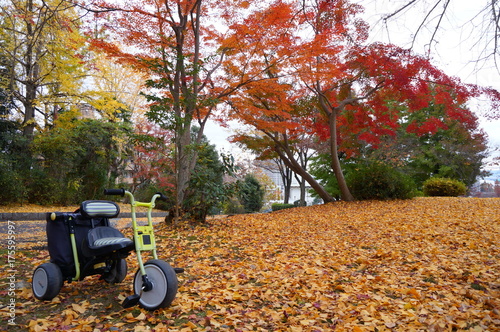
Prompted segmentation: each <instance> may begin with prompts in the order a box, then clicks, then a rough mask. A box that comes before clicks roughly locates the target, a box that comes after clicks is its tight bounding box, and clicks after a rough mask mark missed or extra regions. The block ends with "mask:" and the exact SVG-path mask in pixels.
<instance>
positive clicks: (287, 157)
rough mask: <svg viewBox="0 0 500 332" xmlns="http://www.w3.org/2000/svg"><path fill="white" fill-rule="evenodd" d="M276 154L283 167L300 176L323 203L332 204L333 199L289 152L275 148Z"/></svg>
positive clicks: (281, 148)
mask: <svg viewBox="0 0 500 332" xmlns="http://www.w3.org/2000/svg"><path fill="white" fill-rule="evenodd" d="M275 150H276V152H277V153H278V155H279V156H280V158H281V159H282V160H283V162H284V163H285V165H287V166H288V167H290V169H291V170H292V171H294V172H295V173H296V174H297V175H299V176H301V177H302V178H303V179H304V180H305V181H307V183H309V185H310V186H311V188H313V189H314V191H315V192H316V193H317V194H318V195H319V197H321V199H322V200H323V201H324V202H325V203H328V202H333V201H335V198H333V197H332V196H331V195H330V194H329V193H328V192H327V191H326V190H325V188H323V186H322V185H321V184H319V183H318V182H317V181H316V180H315V179H314V178H313V177H312V176H311V174H309V173H308V172H307V171H306V170H305V169H304V168H302V166H300V164H299V163H298V162H297V161H296V160H295V159H294V158H293V155H292V153H291V152H290V151H288V150H286V149H283V147H278V146H276V147H275Z"/></svg>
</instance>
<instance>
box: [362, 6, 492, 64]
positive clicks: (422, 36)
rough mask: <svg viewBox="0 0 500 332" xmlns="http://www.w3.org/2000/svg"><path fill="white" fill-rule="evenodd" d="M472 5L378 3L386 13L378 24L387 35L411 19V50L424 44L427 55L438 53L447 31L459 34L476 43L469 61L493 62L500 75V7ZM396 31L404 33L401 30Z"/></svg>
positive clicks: (464, 38)
mask: <svg viewBox="0 0 500 332" xmlns="http://www.w3.org/2000/svg"><path fill="white" fill-rule="evenodd" d="M361 3H364V1H361ZM471 4H472V5H473V6H467V7H465V3H463V2H462V3H461V2H459V1H455V0H444V1H441V0H436V1H429V0H412V1H405V2H404V3H398V2H392V3H391V2H387V3H385V2H380V1H378V2H377V5H378V6H379V8H385V10H384V13H376V15H377V16H378V17H380V20H379V24H382V25H383V26H384V29H385V30H386V31H395V29H393V28H391V27H393V26H394V25H392V24H393V23H394V24H397V23H398V21H400V20H404V19H406V18H407V17H408V16H411V17H412V20H411V21H412V22H413V24H411V25H409V26H408V25H407V26H406V29H407V30H408V33H409V35H408V36H407V37H409V38H408V40H409V42H410V45H411V48H415V47H416V44H422V45H424V47H425V52H424V53H427V54H430V53H434V52H436V46H437V45H438V44H439V43H440V41H441V40H442V39H444V38H446V35H445V32H446V31H449V30H451V31H456V32H459V33H457V35H460V36H461V38H462V39H461V42H466V41H467V40H473V41H474V42H473V43H471V46H470V47H471V49H474V50H475V54H476V55H475V56H476V57H475V58H471V59H469V60H470V61H472V62H476V63H478V64H481V63H482V64H483V65H484V64H485V63H486V62H487V61H491V62H492V63H493V64H494V65H495V66H496V68H497V71H498V70H499V68H498V54H499V53H498V51H499V45H500V25H499V24H498V17H500V6H499V4H498V2H497V1H496V0H488V1H481V2H475V3H471ZM467 5H470V4H467ZM464 7H465V8H464ZM470 7H473V8H472V9H471V8H470ZM450 25H451V29H450ZM397 30H398V33H400V32H401V31H400V30H401V29H397Z"/></svg>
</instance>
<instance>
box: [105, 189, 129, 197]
mask: <svg viewBox="0 0 500 332" xmlns="http://www.w3.org/2000/svg"><path fill="white" fill-rule="evenodd" d="M104 195H117V196H125V189H123V188H122V189H104Z"/></svg>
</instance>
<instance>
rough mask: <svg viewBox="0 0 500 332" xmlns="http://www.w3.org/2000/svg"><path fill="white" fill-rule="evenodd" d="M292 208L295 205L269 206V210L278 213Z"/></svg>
mask: <svg viewBox="0 0 500 332" xmlns="http://www.w3.org/2000/svg"><path fill="white" fill-rule="evenodd" d="M294 207H295V205H293V204H284V203H274V204H273V205H272V206H271V209H273V211H278V210H284V209H290V208H294Z"/></svg>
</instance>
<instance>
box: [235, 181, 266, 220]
mask: <svg viewBox="0 0 500 332" xmlns="http://www.w3.org/2000/svg"><path fill="white" fill-rule="evenodd" d="M264 194H265V193H264V190H263V189H262V187H261V185H260V183H259V181H257V179H256V178H255V176H253V175H252V174H247V175H246V176H245V179H244V180H243V183H242V184H241V187H240V189H239V190H238V198H239V200H240V202H241V204H242V205H243V206H244V208H245V212H246V213H251V212H258V211H260V209H261V208H262V205H263V200H264Z"/></svg>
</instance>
